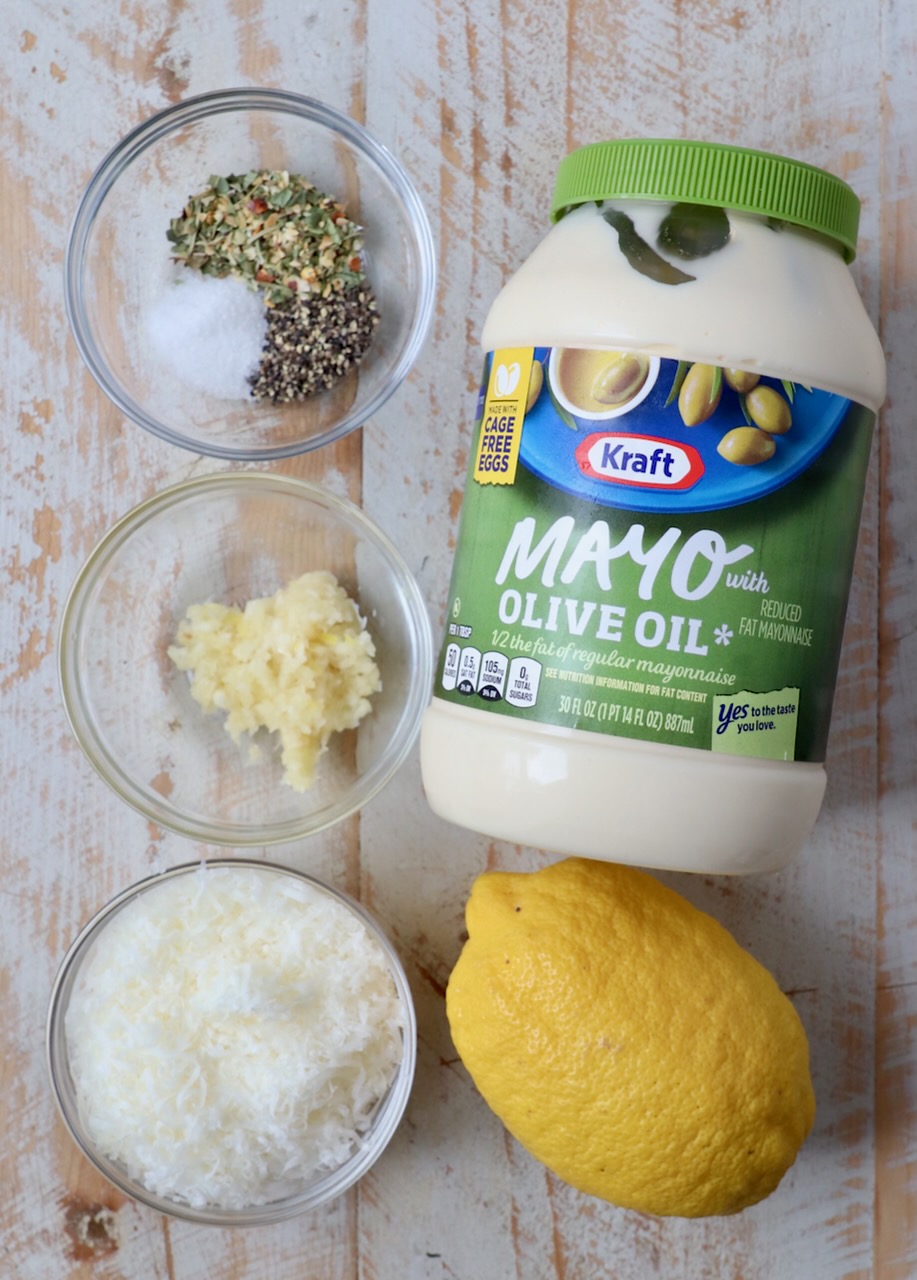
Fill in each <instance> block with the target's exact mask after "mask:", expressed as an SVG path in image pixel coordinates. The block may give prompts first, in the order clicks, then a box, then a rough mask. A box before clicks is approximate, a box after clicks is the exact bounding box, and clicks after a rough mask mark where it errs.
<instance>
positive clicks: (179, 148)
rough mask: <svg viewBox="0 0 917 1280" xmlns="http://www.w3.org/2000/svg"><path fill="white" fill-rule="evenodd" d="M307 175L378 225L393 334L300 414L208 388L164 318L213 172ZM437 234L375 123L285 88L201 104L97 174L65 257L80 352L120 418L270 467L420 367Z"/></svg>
mask: <svg viewBox="0 0 917 1280" xmlns="http://www.w3.org/2000/svg"><path fill="white" fill-rule="evenodd" d="M250 169H286V170H288V171H289V172H291V173H301V174H303V175H305V176H306V177H307V178H308V179H309V180H310V181H311V182H313V183H314V184H315V185H316V186H317V187H318V188H319V189H320V190H321V191H324V192H326V193H327V194H329V195H333V196H335V197H336V198H337V199H338V200H340V201H341V202H342V203H343V204H344V205H345V207H346V209H347V212H348V214H349V215H350V216H351V217H352V218H354V219H355V220H356V221H357V222H359V223H361V225H362V226H363V227H364V237H363V238H364V248H363V251H362V253H363V259H364V263H365V269H366V274H367V279H368V281H369V283H370V285H371V287H372V289H373V291H374V293H375V295H376V298H377V300H378V308H379V314H380V317H381V319H380V323H379V325H378V327H377V329H376V331H375V334H374V337H373V341H372V344H371V346H370V348H369V350H368V351H367V352H366V354H365V356H364V357H363V359H362V360H361V361H360V363H359V365H358V366H357V368H356V369H354V370H351V372H350V373H348V374H347V375H346V376H345V377H344V378H342V379H341V381H340V383H339V385H338V386H336V387H334V388H332V389H331V390H329V391H325V392H322V393H320V394H318V395H315V396H312V397H310V398H309V399H308V400H305V401H302V402H296V403H293V404H281V405H273V404H271V403H270V402H269V401H266V400H253V399H251V398H243V399H240V400H224V399H217V398H214V397H212V396H210V395H208V394H206V393H205V392H202V391H196V390H194V389H192V388H190V387H189V386H188V385H186V383H185V382H183V381H182V380H180V379H179V378H178V377H177V376H176V374H175V372H174V371H173V369H172V368H170V367H169V365H168V363H166V362H164V361H163V360H161V359H160V358H158V357H157V356H156V355H155V351H154V346H155V344H151V342H150V338H149V334H148V323H149V316H150V311H151V309H152V308H153V307H154V305H156V304H157V303H158V302H159V301H161V300H162V299H163V297H164V296H165V294H166V291H167V290H170V289H173V288H174V279H175V276H176V273H185V274H186V275H187V274H189V273H190V272H191V271H192V270H193V269H192V268H187V267H182V266H176V265H175V264H174V263H173V262H172V260H171V258H170V256H169V248H170V246H169V243H168V241H167V240H166V231H167V230H168V227H169V221H170V219H172V218H175V217H177V216H178V215H179V214H180V213H181V210H182V208H183V206H184V204H185V201H186V200H187V199H188V198H189V196H191V195H193V194H195V193H196V192H198V191H201V190H202V189H203V187H204V186H205V185H206V183H207V181H208V179H209V178H210V176H211V175H212V174H219V175H225V174H228V173H245V172H247V171H248V170H250ZM435 278H436V268H435V257H434V250H433V237H432V234H431V231H430V225H429V222H428V220H427V216H426V213H425V212H424V208H423V205H422V204H421V202H420V198H419V196H418V195H417V192H416V190H415V188H414V186H413V184H412V183H411V180H410V178H409V177H408V176H407V174H406V172H405V171H404V169H403V168H402V166H401V165H400V164H399V162H398V161H397V160H396V159H395V158H394V156H392V155H391V154H390V152H389V151H387V150H386V148H385V147H384V146H383V145H382V144H381V143H379V142H377V141H376V140H375V138H373V137H372V136H371V135H370V134H369V133H368V132H367V131H366V130H365V129H364V128H363V127H362V126H361V125H359V124H357V123H356V122H355V121H353V120H351V119H349V118H348V117H347V116H345V115H342V114H341V113H340V112H338V111H335V110H334V109H333V108H332V107H329V106H326V105H324V104H323V103H320V102H316V101H315V100H314V99H311V98H304V97H301V96H299V95H298V94H293V93H285V92H281V91H278V90H273V89H228V90H224V91H220V92H217V93H207V94H203V95H201V96H200V97H195V98H189V99H188V100H187V101H185V102H180V103H178V104H177V105H176V106H172V107H168V108H167V109H166V110H165V111H161V112H160V113H159V114H158V115H155V116H153V117H152V118H151V119H150V120H147V121H146V122H145V123H144V124H142V125H140V126H138V127H137V128H136V129H134V130H132V132H131V133H129V134H128V135H127V136H126V137H125V138H123V139H122V140H121V142H119V143H118V145H117V146H116V147H115V148H114V149H113V150H112V151H111V152H110V153H109V154H108V155H107V156H106V158H105V159H104V160H103V161H102V163H101V165H100V166H99V168H98V169H97V170H96V172H95V173H94V174H93V176H92V179H91V180H90V183H89V186H88V187H87V188H86V191H85V193H84V195H83V197H82V200H81V202H80V205H79V207H78V209H77V212H76V216H75V218H74V222H73V226H72V229H71V232H70V239H69V242H68V245H67V254H66V262H65V298H66V304H67V315H68V318H69V320H70V326H71V329H72V331H73V336H74V338H75V340H76V344H77V347H78V348H79V351H80V354H81V355H82V357H83V359H84V360H85V362H86V365H87V367H88V369H89V371H90V373H91V374H92V376H93V377H94V378H95V380H96V381H97V382H98V384H99V386H100V387H101V388H102V390H103V391H104V392H105V393H106V394H107V395H108V396H109V397H110V399H111V400H113V401H114V403H115V404H116V405H117V406H118V408H119V409H120V410H121V412H122V413H124V414H126V415H127V417H129V418H132V419H133V420H134V422H137V423H139V425H140V426H141V427H145V428H146V429H147V430H148V431H151V432H153V434H154V435H157V436H159V437H160V438H161V439H163V440H167V441H169V443H171V444H175V445H179V446H181V447H183V448H186V449H192V450H194V451H195V452H196V453H204V454H209V455H211V456H212V457H217V458H232V459H237V460H246V461H265V460H268V459H271V458H285V457H291V456H292V455H294V454H298V453H304V452H306V451H307V450H309V449H316V448H318V447H319V446H321V445H325V444H328V443H329V442H331V441H332V440H337V439H340V437H341V436H344V435H346V434H347V432H349V431H352V430H353V429H354V428H356V427H358V426H360V425H362V424H363V423H364V422H365V421H366V420H367V419H368V418H370V417H372V415H373V414H374V413H376V412H377V410H378V409H379V408H380V407H381V405H383V404H384V403H385V401H386V400H387V399H388V397H389V396H390V395H391V394H392V392H393V391H394V390H395V389H396V387H398V386H399V384H400V383H401V382H402V381H403V379H404V378H405V377H406V375H407V373H408V371H409V370H410V368H411V366H412V365H413V364H414V361H415V360H416V358H417V355H418V353H419V351H420V348H421V346H422V344H423V340H424V338H425V336H426V332H427V329H428V327H429V323H430V318H431V316H432V313H433V300H434V291H435Z"/></svg>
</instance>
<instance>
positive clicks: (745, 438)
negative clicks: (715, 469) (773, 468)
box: [716, 427, 777, 467]
mask: <svg viewBox="0 0 917 1280" xmlns="http://www.w3.org/2000/svg"><path fill="white" fill-rule="evenodd" d="M776 449H777V445H776V443H775V441H774V438H773V436H770V435H768V434H767V432H765V431H759V430H758V428H757V427H734V428H733V430H732V431H727V432H726V434H725V435H724V436H723V438H722V440H721V441H720V442H719V444H718V445H717V446H716V451H717V453H718V454H719V455H720V457H721V458H725V459H726V461H727V462H734V463H735V464H736V465H737V466H740V467H754V466H757V464H758V463H759V462H767V460H768V458H772V457H773V456H774V453H775V451H776Z"/></svg>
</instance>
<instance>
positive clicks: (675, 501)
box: [519, 347, 850, 513]
mask: <svg viewBox="0 0 917 1280" xmlns="http://www.w3.org/2000/svg"><path fill="white" fill-rule="evenodd" d="M550 350H551V349H550V348H546V347H538V348H536V351H535V358H536V359H538V360H540V361H542V363H544V364H545V366H546V368H545V374H546V376H545V381H544V386H543V389H542V392H541V394H540V395H539V397H538V400H537V401H536V403H535V404H534V406H533V407H532V409H531V410H530V411H529V412H528V414H527V415H526V418H525V423H524V426H523V430H522V440H521V442H520V448H519V460H520V462H522V463H523V465H524V466H525V467H526V468H527V469H528V470H529V471H531V472H532V473H533V474H534V475H536V476H538V477H539V478H540V479H541V480H544V481H546V482H547V483H548V484H550V485H552V486H553V487H554V488H557V489H561V490H563V491H564V492H566V493H571V494H573V495H574V496H576V497H579V498H585V499H588V500H589V501H591V502H595V503H597V504H599V505H601V506H608V507H620V508H623V509H625V510H630V511H647V512H654V511H658V512H663V513H669V512H672V513H674V512H679V511H715V510H718V509H720V508H723V507H734V506H739V505H741V504H742V503H745V502H753V501H754V500H755V499H756V498H763V497H765V496H766V495H767V494H769V493H773V492H774V491H775V490H777V489H780V488H782V486H783V485H786V484H789V483H790V482H791V481H793V480H795V479H796V477H797V476H799V475H801V474H802V472H804V471H805V470H806V469H807V468H808V467H809V466H811V464H812V463H813V462H814V461H815V459H816V458H817V457H818V456H819V455H820V454H821V453H822V452H823V451H824V450H825V449H826V448H827V446H828V444H829V443H830V442H831V440H832V438H833V436H834V434H835V432H836V431H837V429H838V427H839V426H840V424H841V422H842V421H843V419H844V416H845V414H846V412H847V409H848V408H849V405H850V401H849V400H847V399H845V398H844V397H843V396H838V395H834V394H832V393H831V392H828V391H821V390H819V389H817V388H815V389H811V388H808V387H805V386H803V385H802V384H801V383H798V382H797V383H784V382H783V381H782V380H781V379H779V378H768V377H763V378H761V379H760V382H759V383H758V385H759V386H761V387H772V388H773V389H774V390H775V391H776V392H777V394H778V395H779V396H781V398H782V399H784V400H786V401H787V402H788V403H789V408H790V413H791V416H792V426H791V427H790V429H789V430H788V431H787V432H785V433H784V434H783V435H774V436H773V437H772V439H773V441H774V445H775V449H774V454H773V457H771V458H769V459H767V460H766V461H764V462H759V463H756V464H753V465H744V466H743V465H740V464H737V463H734V462H730V461H728V460H727V459H726V458H724V457H722V456H721V455H720V454H719V453H718V452H717V446H718V445H719V444H720V442H721V441H722V439H723V437H724V436H725V435H726V434H727V433H728V432H730V431H732V430H733V429H734V428H736V427H745V426H747V422H746V419H745V416H744V415H743V412H742V402H741V399H740V397H739V395H738V394H737V393H736V392H735V391H733V389H732V388H731V387H729V386H727V385H726V384H725V382H724V383H723V388H722V393H721V396H720V402H719V404H718V405H717V408H716V410H715V412H714V413H713V414H711V416H710V417H709V418H708V419H707V420H706V422H702V423H699V424H698V425H697V426H694V427H686V426H685V425H684V422H683V421H682V418H681V414H680V412H679V409H678V403H677V396H676V397H675V398H672V388H673V382H674V379H675V376H676V372H677V369H678V364H677V361H675V360H663V361H662V364H661V368H660V370H659V374H658V377H657V378H656V381H655V384H654V386H653V388H652V391H651V392H650V394H649V395H648V396H647V397H646V398H645V399H644V400H642V402H641V403H639V404H638V405H636V406H635V407H634V409H633V410H632V411H631V412H630V413H624V414H620V413H619V414H618V415H617V416H615V417H614V418H613V419H610V420H609V421H607V422H602V421H596V420H595V419H591V418H590V419H587V418H580V417H578V416H577V415H575V414H571V413H570V411H569V409H567V408H565V407H564V406H563V405H561V404H560V402H559V401H558V400H557V399H556V397H555V396H554V394H553V392H552V389H551V386H550V382H549V378H548V376H547V364H548V360H549V357H550ZM791 397H792V400H791V399H790V398H791ZM667 400H669V401H670V403H668V404H667V403H666V401H667ZM755 430H758V428H755ZM762 434H764V433H762Z"/></svg>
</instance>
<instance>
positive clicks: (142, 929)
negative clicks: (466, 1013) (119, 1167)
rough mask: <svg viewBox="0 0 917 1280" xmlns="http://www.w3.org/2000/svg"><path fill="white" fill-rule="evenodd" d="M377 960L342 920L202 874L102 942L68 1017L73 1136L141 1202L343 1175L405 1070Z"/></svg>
mask: <svg viewBox="0 0 917 1280" xmlns="http://www.w3.org/2000/svg"><path fill="white" fill-rule="evenodd" d="M403 1028H404V1012H403V1009H402V1006H401V1002H400V999H399V996H398V992H397V990H396V988H395V985H394V982H393V979H392V976H391V972H390V969H389V965H388V962H387V960H386V956H385V953H384V951H383V949H382V947H381V946H380V944H379V942H378V940H377V939H376V938H374V937H373V935H372V933H371V932H370V930H369V929H368V928H367V926H366V925H365V924H364V923H363V921H362V920H360V919H359V917H357V916H356V915H354V914H353V913H352V912H351V911H350V910H349V909H348V908H347V907H346V906H345V905H344V904H343V903H341V902H339V901H337V900H336V899H334V898H332V897H330V896H329V895H327V894H325V893H323V892H322V891H321V890H319V889H317V888H315V887H314V886H312V885H310V884H308V883H307V882H304V881H301V880H298V879H295V878H294V877H292V876H285V875H282V874H279V873H277V872H272V871H269V870H260V869H255V868H246V867H239V868H234V867H211V868H207V867H206V865H205V864H204V865H202V869H201V870H200V871H198V872H194V873H191V874H186V875H183V876H178V877H175V878H174V879H171V880H165V881H163V882H162V883H161V884H159V885H155V886H153V887H152V888H150V889H148V890H146V891H145V892H144V893H142V894H141V895H140V896H139V897H138V898H136V899H135V900H134V901H133V902H131V903H129V904H128V905H127V906H126V907H124V908H123V909H122V910H121V911H120V912H118V914H117V915H116V916H114V917H113V918H112V919H111V920H110V921H109V922H108V923H107V924H106V926H105V928H104V930H103V931H102V933H101V934H100V936H99V937H98V938H97V940H96V941H95V943H94V944H93V947H92V948H91V950H90V952H89V954H88V956H87V958H86V961H85V962H84V964H83V965H82V966H81V968H80V972H79V976H78V980H77V983H76V985H75V987H74V990H73V993H72V996H71V999H70V1003H69V1007H68V1009H67V1014H66V1022H65V1030H66V1037H67V1049H68V1054H69V1059H70V1072H71V1076H72V1079H73V1083H74V1087H75V1090H76V1096H77V1101H78V1105H79V1113H80V1118H81V1121H82V1123H83V1124H84V1125H85V1128H86V1132H87V1133H88V1134H89V1135H90V1137H91V1138H92V1140H93V1141H94V1142H95V1143H96V1144H97V1146H98V1147H99V1148H100V1149H101V1150H102V1151H103V1152H104V1153H105V1154H106V1155H107V1156H109V1157H110V1158H111V1159H113V1160H117V1161H120V1162H121V1163H122V1164H123V1165H124V1166H125V1168H126V1169H127V1171H128V1174H129V1175H130V1177H131V1178H133V1179H135V1180H136V1181H137V1182H139V1183H140V1184H141V1185H143V1186H144V1187H146V1188H148V1190H150V1191H152V1192H154V1193H155V1194H157V1195H160V1196H164V1197H167V1198H168V1199H172V1200H178V1201H183V1202H185V1203H187V1204H189V1205H191V1206H193V1207H195V1208H202V1207H203V1206H205V1205H216V1206H219V1207H221V1208H226V1209H240V1208H246V1207H251V1206H254V1205H259V1204H266V1203H268V1202H270V1201H272V1200H276V1199H280V1198H283V1197H285V1196H288V1195H290V1194H293V1193H295V1192H297V1191H299V1190H301V1189H302V1188H303V1186H304V1184H306V1183H307V1182H308V1181H309V1180H310V1179H311V1178H312V1177H313V1176H314V1175H316V1174H317V1173H319V1172H320V1171H324V1170H331V1169H334V1168H336V1167H338V1166H339V1165H340V1164H342V1163H343V1162H344V1161H345V1160H346V1159H347V1158H348V1157H349V1156H350V1155H351V1154H352V1152H353V1151H354V1149H355V1147H356V1146H357V1144H358V1142H359V1139H360V1135H361V1134H362V1133H364V1132H365V1130H366V1129H367V1127H368V1125H369V1123H370V1120H371V1117H372V1114H373V1110H374V1107H375V1106H376V1104H377V1102H378V1101H379V1099H380V1098H381V1097H382V1096H383V1095H384V1094H385V1093H386V1091H387V1089H388V1087H389V1085H390V1084H391V1082H392V1080H393V1079H394V1077H395V1074H396V1072H397V1069H398V1065H399V1063H400V1061H401V1057H402V1052H403V1046H402V1032H403Z"/></svg>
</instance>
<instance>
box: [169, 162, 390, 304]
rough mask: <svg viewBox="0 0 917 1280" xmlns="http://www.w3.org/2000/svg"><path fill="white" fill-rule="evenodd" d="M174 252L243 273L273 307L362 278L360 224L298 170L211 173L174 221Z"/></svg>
mask: <svg viewBox="0 0 917 1280" xmlns="http://www.w3.org/2000/svg"><path fill="white" fill-rule="evenodd" d="M166 237H167V238H168V240H169V242H170V243H171V245H172V257H173V258H175V259H176V260H177V261H180V262H184V263H186V264H187V265H188V266H190V267H196V268H197V269H198V270H199V271H201V272H203V274H204V275H212V276H228V275H232V276H239V277H241V278H242V279H244V280H246V281H247V282H248V283H249V284H250V285H252V286H253V287H255V288H258V289H259V290H260V291H261V292H262V294H263V296H264V301H265V304H266V305H267V306H268V307H278V306H285V305H288V304H289V303H290V302H291V301H292V300H293V299H294V298H295V297H297V296H301V295H303V294H319V295H321V296H322V297H329V296H330V295H331V293H333V292H334V291H336V290H341V289H348V288H352V287H354V286H358V285H361V284H363V283H364V281H365V275H364V272H363V261H362V257H361V253H360V250H361V249H362V247H363V241H362V228H361V227H360V226H359V225H358V224H357V223H356V222H354V221H352V219H351V218H349V217H348V216H347V213H346V212H345V210H344V207H343V205H341V204H339V203H338V201H337V200H335V199H334V198H333V197H332V196H328V195H325V194H324V193H323V192H321V191H319V190H318V189H317V188H316V187H315V186H313V184H312V183H311V182H309V181H308V180H307V179H306V178H303V177H302V176H300V175H299V174H295V173H293V174H291V173H288V172H287V171H286V170H285V169H279V170H265V169H258V170H251V171H249V172H248V173H244V174H227V175H226V176H225V177H220V176H216V175H215V176H212V177H211V178H210V180H209V182H208V184H207V186H206V187H205V188H204V189H203V191H201V192H199V193H198V194H197V195H193V196H191V197H190V198H189V200H188V201H187V203H186V205H185V207H184V209H183V210H182V212H181V216H180V217H178V218H173V219H172V220H171V222H170V223H169V230H168V231H167V232H166Z"/></svg>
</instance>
